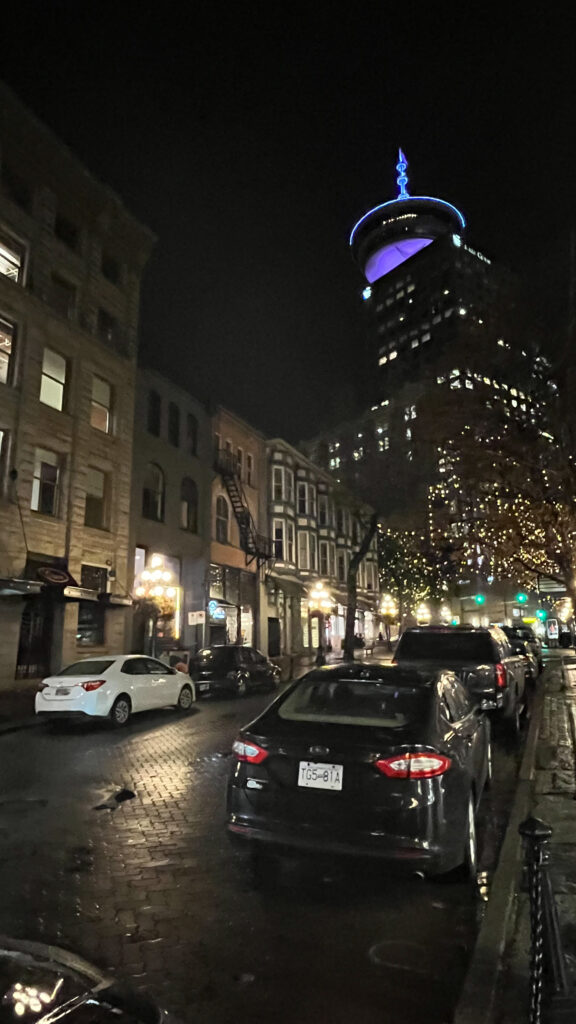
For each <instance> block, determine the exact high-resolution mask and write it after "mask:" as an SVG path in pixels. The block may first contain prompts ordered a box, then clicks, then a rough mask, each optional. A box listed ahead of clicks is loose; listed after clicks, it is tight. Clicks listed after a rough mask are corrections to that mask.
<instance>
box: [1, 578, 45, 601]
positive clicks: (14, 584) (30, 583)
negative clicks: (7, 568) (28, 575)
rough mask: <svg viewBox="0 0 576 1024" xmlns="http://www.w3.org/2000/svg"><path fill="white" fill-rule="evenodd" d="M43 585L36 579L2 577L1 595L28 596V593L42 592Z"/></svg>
mask: <svg viewBox="0 0 576 1024" xmlns="http://www.w3.org/2000/svg"><path fill="white" fill-rule="evenodd" d="M43 589H44V588H43V586H42V584H41V583H40V582H37V581H36V580H18V579H14V578H12V577H0V597H26V596H27V594H41V593H42V591H43Z"/></svg>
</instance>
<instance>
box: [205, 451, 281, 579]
mask: <svg viewBox="0 0 576 1024" xmlns="http://www.w3.org/2000/svg"><path fill="white" fill-rule="evenodd" d="M214 469H215V470H216V472H217V473H219V474H220V476H221V477H222V480H223V481H224V485H225V487H226V490H227V492H228V497H229V498H230V502H231V504H232V508H233V509H234V515H235V517H236V522H237V523H238V530H239V533H240V547H241V548H242V550H243V552H244V554H245V555H246V565H251V564H252V562H254V561H255V562H256V564H257V566H258V568H260V566H262V565H265V563H266V562H270V561H272V559H273V558H274V546H273V543H272V540H271V538H270V537H266V536H265V535H264V534H262V533H258V531H257V530H256V524H255V522H254V520H253V518H252V513H251V512H250V507H249V505H248V501H247V498H246V495H245V493H244V488H243V487H242V481H241V479H240V476H239V474H238V463H237V461H236V458H235V457H234V454H233V453H232V452H230V451H225V450H223V449H220V450H219V451H218V452H217V453H216V458H215V460H214Z"/></svg>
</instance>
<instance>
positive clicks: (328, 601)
mask: <svg viewBox="0 0 576 1024" xmlns="http://www.w3.org/2000/svg"><path fill="white" fill-rule="evenodd" d="M333 605H334V602H333V600H332V598H331V596H330V593H329V591H328V590H326V587H325V586H324V584H323V583H322V582H321V581H320V580H319V581H318V583H315V584H314V586H313V588H312V590H311V591H310V593H309V595H308V610H309V612H310V616H312V615H316V616H317V618H318V650H317V653H316V664H317V665H325V664H326V658H325V656H324V645H323V643H322V631H323V630H324V628H325V623H326V616H327V615H330V613H331V611H332V608H333Z"/></svg>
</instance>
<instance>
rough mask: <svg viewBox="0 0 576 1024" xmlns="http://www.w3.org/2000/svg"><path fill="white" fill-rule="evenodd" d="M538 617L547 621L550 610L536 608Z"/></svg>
mask: <svg viewBox="0 0 576 1024" xmlns="http://www.w3.org/2000/svg"><path fill="white" fill-rule="evenodd" d="M536 618H537V619H540V622H545V621H546V619H547V618H548V612H547V611H546V609H545V608H537V609H536Z"/></svg>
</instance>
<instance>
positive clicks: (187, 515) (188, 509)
mask: <svg viewBox="0 0 576 1024" xmlns="http://www.w3.org/2000/svg"><path fill="white" fill-rule="evenodd" d="M180 526H181V527H182V529H183V530H189V531H190V533H198V488H197V486H196V483H195V481H194V480H192V479H191V478H190V477H189V476H185V477H184V479H183V481H182V484H181V486H180Z"/></svg>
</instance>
